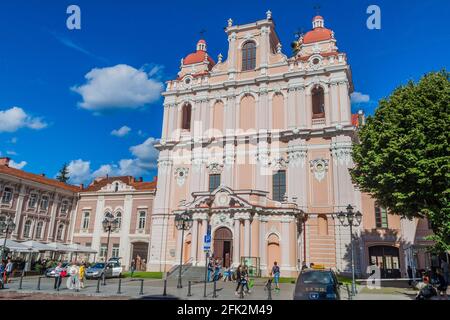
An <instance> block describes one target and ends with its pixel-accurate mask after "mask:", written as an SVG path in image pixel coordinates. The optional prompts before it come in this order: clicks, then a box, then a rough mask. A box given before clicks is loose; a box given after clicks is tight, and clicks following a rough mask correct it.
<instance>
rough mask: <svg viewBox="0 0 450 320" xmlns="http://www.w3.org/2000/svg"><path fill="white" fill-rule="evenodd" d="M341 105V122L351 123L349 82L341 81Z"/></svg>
mask: <svg viewBox="0 0 450 320" xmlns="http://www.w3.org/2000/svg"><path fill="white" fill-rule="evenodd" d="M339 105H340V109H341V122H342V123H348V124H349V123H350V122H351V119H350V117H351V116H350V113H351V111H350V103H349V100H348V88H347V83H346V82H344V81H342V82H339Z"/></svg>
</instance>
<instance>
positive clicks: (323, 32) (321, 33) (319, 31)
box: [303, 27, 332, 44]
mask: <svg viewBox="0 0 450 320" xmlns="http://www.w3.org/2000/svg"><path fill="white" fill-rule="evenodd" d="M331 34H332V31H331V30H330V29H327V28H322V27H318V28H315V29H313V30H311V31H309V32H307V33H306V34H305V36H304V37H303V43H305V44H308V43H314V42H319V41H325V40H330V39H331V38H332V36H331Z"/></svg>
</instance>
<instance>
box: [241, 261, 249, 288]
mask: <svg viewBox="0 0 450 320" xmlns="http://www.w3.org/2000/svg"><path fill="white" fill-rule="evenodd" d="M241 281H242V288H243V289H244V288H245V289H246V290H245V292H246V293H251V291H250V288H249V286H248V282H249V275H248V267H247V266H244V268H242V272H241Z"/></svg>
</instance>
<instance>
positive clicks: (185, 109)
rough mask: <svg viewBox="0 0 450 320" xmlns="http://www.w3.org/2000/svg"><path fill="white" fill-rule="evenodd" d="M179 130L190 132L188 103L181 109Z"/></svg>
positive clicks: (190, 108) (190, 111)
mask: <svg viewBox="0 0 450 320" xmlns="http://www.w3.org/2000/svg"><path fill="white" fill-rule="evenodd" d="M182 113H183V115H182V119H181V129H183V130H191V113H192V107H191V105H190V104H189V103H186V104H185V105H184V106H183V109H182Z"/></svg>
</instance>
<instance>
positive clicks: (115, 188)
mask: <svg viewBox="0 0 450 320" xmlns="http://www.w3.org/2000/svg"><path fill="white" fill-rule="evenodd" d="M117 191H119V183H118V182H116V183H115V185H114V192H117Z"/></svg>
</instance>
